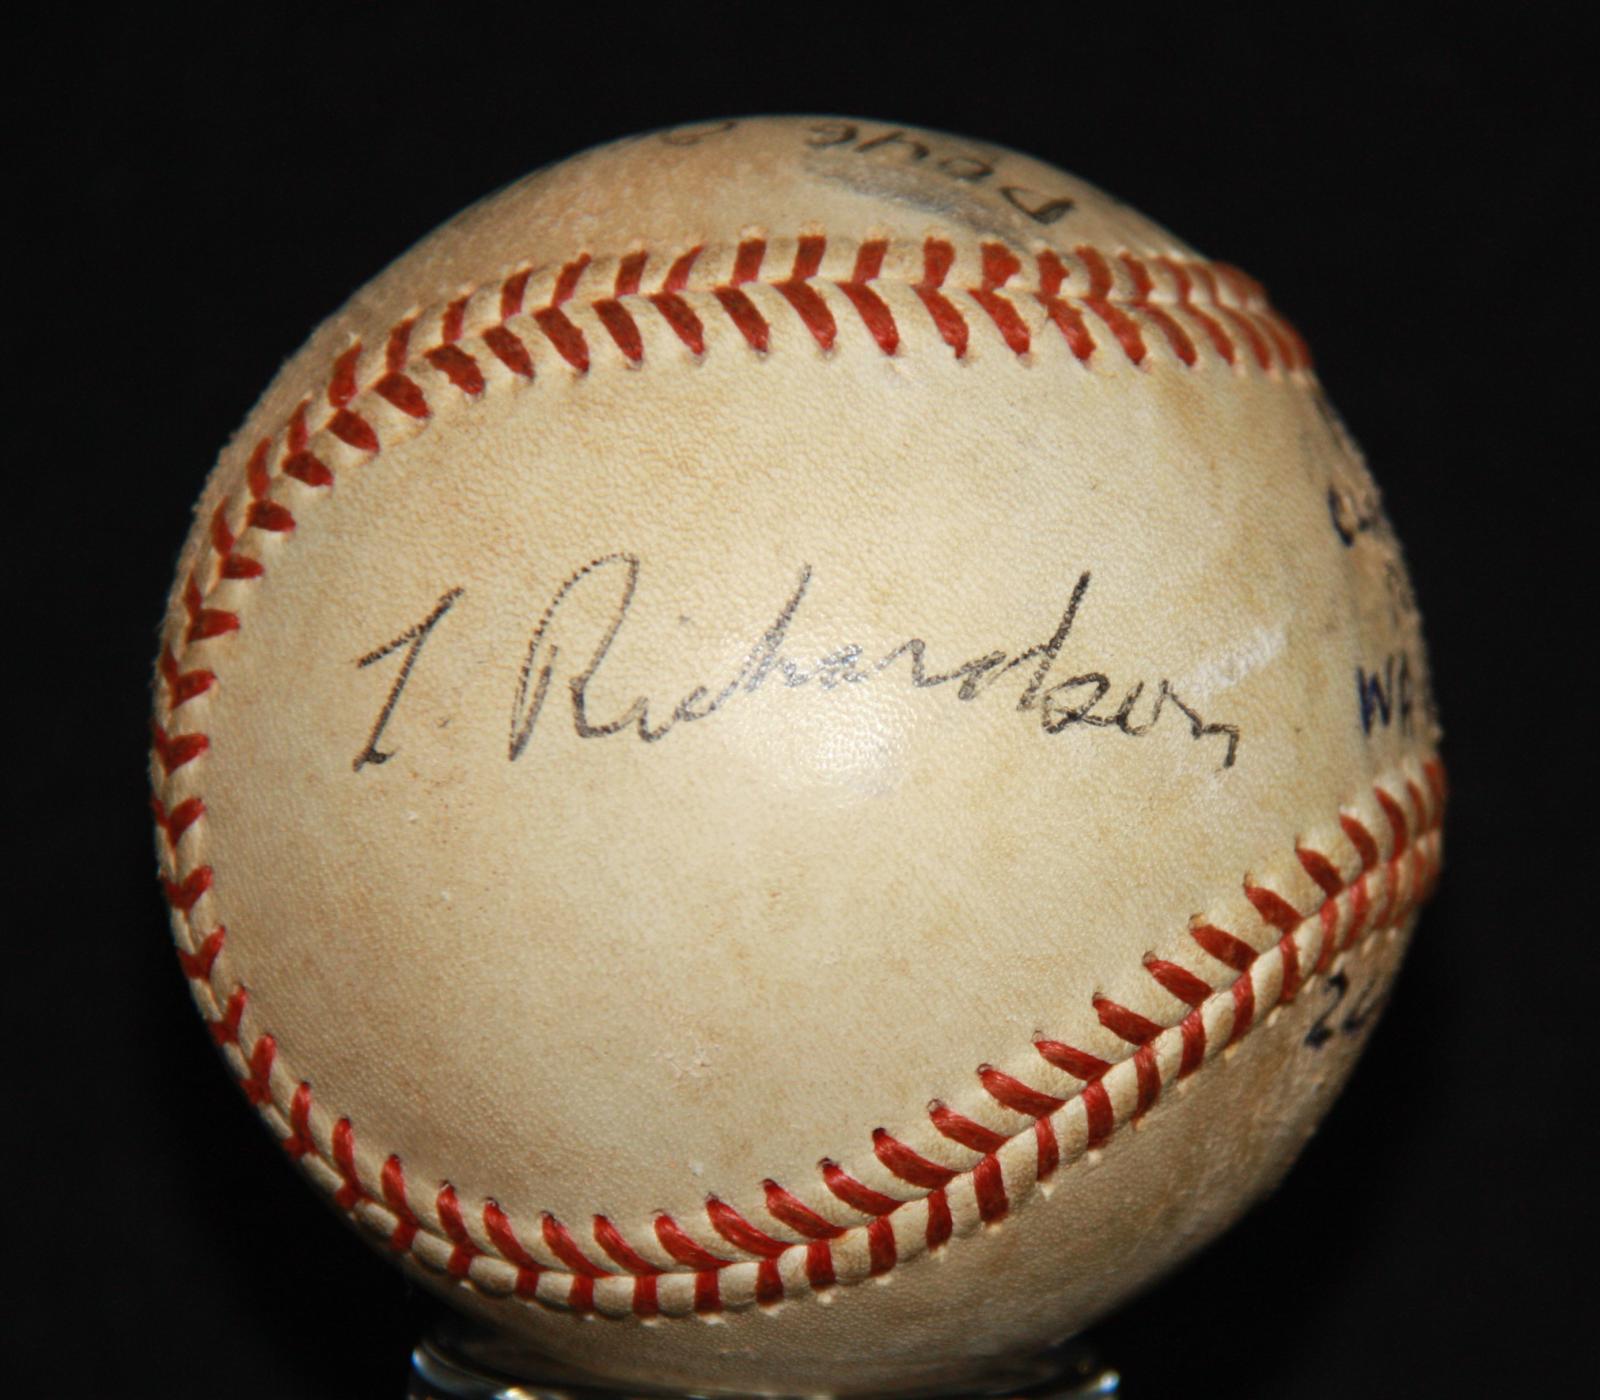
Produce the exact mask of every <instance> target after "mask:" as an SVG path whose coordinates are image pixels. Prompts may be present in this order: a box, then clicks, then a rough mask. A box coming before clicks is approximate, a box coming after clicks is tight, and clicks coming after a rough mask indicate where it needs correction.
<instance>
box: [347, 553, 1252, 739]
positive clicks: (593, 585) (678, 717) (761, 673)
mask: <svg viewBox="0 0 1600 1400" xmlns="http://www.w3.org/2000/svg"><path fill="white" fill-rule="evenodd" d="M639 573H640V561H639V559H638V557H637V556H635V555H632V554H625V553H617V554H607V555H604V556H603V557H601V558H599V559H595V560H592V561H591V562H590V563H588V564H585V565H584V566H583V567H582V568H581V569H579V570H577V571H576V572H575V573H573V574H571V575H569V576H568V577H567V579H566V580H565V581H563V582H562V584H561V586H560V587H559V588H558V589H557V590H556V593H555V596H554V597H553V598H552V599H551V600H550V603H549V605H548V606H547V607H546V608H545V610H544V613H543V614H542V616H541V617H540V618H539V622H538V625H537V626H536V627H535V628H534V630H533V636H532V637H531V639H530V640H529V643H528V650H527V654H526V656H525V658H524V659H523V662H522V667H521V670H520V671H519V673H518V676H517V685H516V695H515V698H514V699H513V701H512V706H511V727H510V736H509V742H508V746H507V753H508V757H509V758H510V759H512V760H513V761H515V760H516V759H518V758H520V757H522V755H523V754H524V753H525V752H526V751H527V748H528V745H529V743H530V742H531V741H532V739H533V736H534V731H535V728H536V727H537V725H538V723H539V720H540V718H541V716H542V715H543V714H544V711H545V707H546V705H547V703H548V702H549V699H550V692H551V689H552V687H553V686H554V684H555V680H556V675H557V671H558V668H559V667H560V665H561V659H562V647H563V644H562V642H561V641H559V640H557V638H556V635H555V633H556V629H557V624H558V622H559V620H560V618H561V616H562V611H563V608H564V607H565V606H566V605H567V604H568V602H569V601H570V600H571V599H572V598H573V596H574V594H575V593H577V592H578V591H579V590H580V589H582V590H592V589H601V588H603V589H610V590H612V591H613V592H614V595H615V603H614V605H613V607H612V608H611V611H610V613H609V615H608V617H607V620H606V623H605V625H604V628H603V630H602V632H601V634H600V636H599V637H598V638H597V639H596V640H595V641H594V642H593V644H592V645H591V646H589V647H587V648H580V649H579V651H578V657H579V668H578V669H577V670H575V671H573V672H572V673H571V674H570V675H569V676H567V677H566V682H565V687H566V691H567V704H568V706H569V708H570V711H571V717H572V728H573V732H574V733H575V734H576V735H577V736H578V737H579V738H580V739H602V738H606V737H609V736H610V735H614V734H620V733H622V732H623V731H624V730H632V731H633V732H634V734H635V735H636V736H637V737H638V738H639V739H640V740H642V741H643V742H645V743H658V742H660V741H661V740H662V739H664V738H666V737H667V735H668V734H670V733H671V732H672V731H673V730H674V729H675V728H677V727H678V726H679V725H680V724H690V723H694V722H696V721H699V720H705V719H710V718H711V717H712V716H713V715H715V714H717V713H718V712H719V711H721V710H723V709H724V708H726V707H727V706H728V705H730V704H733V703H736V702H738V701H740V700H741V698H742V697H750V696H754V695H756V694H758V693H759V692H760V691H761V690H762V689H763V688H765V687H767V686H769V685H782V686H784V687H785V688H789V689H796V688H799V687H802V686H807V685H815V686H817V687H818V688H819V689H822V690H835V689H837V688H839V687H840V686H846V685H865V684H868V683H870V682H872V681H874V680H876V679H877V678H878V677H879V676H881V675H883V674H885V673H886V672H889V671H891V670H893V669H894V668H896V667H898V668H900V670H901V671H902V672H903V673H904V676H905V679H906V681H907V682H908V683H909V684H910V685H912V686H914V687H916V688H917V689H919V690H922V689H931V688H936V687H939V686H946V685H953V686H954V689H955V694H956V698H957V699H959V700H962V701H969V702H970V701H974V700H977V699H978V698H980V697H981V696H982V695H984V694H985V693H987V692H988V691H989V690H990V689H991V688H992V687H993V686H994V684H995V683H996V682H997V681H998V680H1000V678H1001V677H1003V676H1006V675H1008V674H1010V673H1011V672H1013V671H1018V670H1019V669H1022V668H1026V669H1024V674H1026V675H1027V681H1026V683H1025V685H1024V686H1023V688H1022V693H1021V695H1020V696H1019V697H1018V699H1017V702H1016V709H1017V710H1018V711H1021V712H1023V713H1037V714H1038V716H1039V724H1040V727H1041V729H1043V731H1044V732H1045V733H1046V734H1059V733H1061V732H1062V731H1063V730H1065V729H1068V728H1070V727H1071V726H1073V725H1077V724H1082V725H1088V726H1091V727H1093V728H1100V729H1115V730H1118V731H1120V732H1121V733H1122V734H1125V735H1127V736H1128V737H1129V738H1135V739H1136V738H1139V737H1141V736H1143V735H1145V734H1148V733H1149V732H1150V730H1151V729H1153V728H1154V727H1155V725H1156V722H1157V721H1158V720H1159V719H1160V718H1161V716H1162V714H1163V712H1164V711H1165V710H1166V709H1167V708H1168V707H1170V708H1171V709H1173V710H1175V711H1177V712H1178V714H1179V715H1181V716H1182V718H1183V720H1184V721H1186V722H1187V724H1188V727H1189V733H1190V735H1191V737H1193V738H1194V739H1196V740H1201V739H1206V738H1211V737H1216V738H1218V739H1221V740H1223V741H1225V749H1224V752H1223V756H1222V761H1221V763H1220V765H1219V766H1220V767H1222V768H1231V767H1232V766H1233V764H1234V762H1235V760H1236V758H1237V756H1238V751H1239V729H1238V727H1237V726H1236V725H1231V724H1219V723H1212V722H1209V721H1207V720H1206V719H1205V718H1203V717H1202V716H1201V715H1200V713H1199V712H1198V711H1197V710H1196V709H1195V708H1194V707H1193V706H1192V705H1190V704H1188V703H1186V702H1185V701H1184V700H1183V699H1182V698H1181V697H1180V696H1179V695H1178V693H1177V691H1175V690H1174V689H1173V687H1172V684H1171V682H1170V681H1167V680H1164V679H1163V680H1160V681H1157V682H1155V683H1154V684H1153V685H1147V683H1146V682H1145V681H1142V680H1140V681H1135V682H1134V683H1133V684H1132V685H1131V686H1129V687H1128V688H1127V689H1126V690H1125V691H1124V692H1123V694H1122V696H1121V698H1120V700H1119V701H1118V702H1117V704H1116V707H1115V708H1114V709H1111V710H1109V711H1108V710H1105V709H1103V708H1101V706H1102V702H1104V701H1105V699H1106V697H1107V696H1108V695H1109V694H1110V692H1111V690H1112V688H1113V687H1112V681H1111V679H1110V677H1109V676H1107V675H1106V674H1105V673H1104V672H1102V671H1084V672H1082V673H1080V674H1078V675H1074V676H1071V677H1069V678H1068V679H1066V680H1061V681H1056V682H1054V683H1047V682H1049V678H1050V673H1051V671H1052V669H1053V668H1054V667H1055V665H1056V661H1057V659H1058V657H1059V656H1060V653H1061V650H1062V648H1063V647H1064V645H1065V644H1066V641H1067V638H1068V637H1069V636H1070V635H1071V633H1072V629H1073V627H1074V625H1075V624H1076V622H1077V619H1078V614H1079V611H1080V610H1081V608H1082V606H1083V601H1084V598H1085V596H1086V595H1087V594H1088V591H1089V583H1090V577H1091V576H1090V574H1089V573H1088V572H1084V573H1083V574H1081V575H1080V576H1079V577H1078V580H1077V583H1076V584H1075V586H1074V587H1073V589H1072V594H1071V597H1070V599H1069V600H1068V602H1067V605H1066V607H1065V609H1064V610H1063V612H1062V614H1061V618H1060V621H1059V622H1058V623H1057V624H1056V627H1055V630H1054V631H1053V632H1052V633H1051V634H1050V636H1049V637H1048V638H1047V639H1046V640H1044V641H1042V642H1038V643H1035V644H1034V645H1033V646H1030V647H1027V648H1025V649H1024V650H1022V651H1020V652H1018V653H1017V654H1016V655H1014V656H1013V655H1009V654H1008V653H1007V652H1005V651H1003V650H999V649H996V650H994V651H990V652H986V653H984V654H983V655H981V656H977V657H974V658H972V659H971V660H969V661H964V662H962V663H961V664H960V665H958V666H956V667H955V668H953V669H952V670H948V671H934V670H930V669H929V665H928V655H927V654H928V645H927V643H926V642H925V641H923V639H922V638H920V637H913V638H910V639H908V640H907V641H904V642H902V643H900V644H899V645H898V646H896V647H894V648H893V649H892V650H890V651H888V652H886V653H885V654H883V655H882V656H879V657H877V658H875V659H868V658H867V657H866V654H865V650H864V648H863V647H861V646H860V645H858V644H856V643H848V644H845V645H842V646H839V647H836V648H835V649H833V650H832V651H829V652H827V653H825V654H824V655H822V656H821V657H819V658H818V659H817V660H815V661H813V662H811V663H810V664H809V665H807V664H802V663H801V662H798V661H796V660H794V659H793V658H792V657H790V656H787V655H785V654H784V643H785V641H786V639H787V637H788V634H789V629H790V627H791V625H792V624H793V622H794V618H795V614H796V613H797V612H798V610H799V608H800V606H801V604H802V602H804V600H805V597H806V594H807V591H808V590H809V589H810V587H811V580H812V570H811V567H810V566H809V565H806V566H805V567H803V568H802V569H801V570H800V576H799V579H798V582H797V583H796V585H795V587H794V590H793V591H792V592H791V593H790V595H789V597H788V598H787V599H786V600H785V601H784V603H783V605H782V606H781V607H780V608H779V609H778V612H777V614H776V616H775V617H774V618H773V620H772V622H771V623H770V624H769V625H768V626H767V627H766V629H765V630H764V631H763V632H762V633H761V634H760V635H759V636H758V637H756V638H755V640H754V641H753V642H752V643H751V644H750V648H749V650H748V652H747V653H746V655H745V658H744V660H743V662H742V663H741V664H740V665H739V667H738V669H737V670H735V671H734V673H733V674H732V675H731V676H729V677H728V678H727V679H725V680H723V681H722V682H721V683H720V684H718V685H716V686H715V687H713V686H710V685H697V686H695V687H694V688H693V689H692V690H690V691H689V692H688V693H687V694H686V695H684V696H682V697H681V698H680V699H678V700H677V701H676V702H675V703H672V704H671V705H670V707H668V706H666V705H664V704H661V703H658V702H655V701H652V700H651V699H650V697H648V696H645V695H639V696H637V697H636V698H635V699H634V700H633V701H632V702H631V703H630V704H629V705H628V706H627V707H626V708H625V709H624V710H622V712H621V713H619V714H616V715H613V716H612V717H610V718H606V719H597V718H595V717H594V716H592V715H591V713H590V702H589V689H590V686H591V685H592V684H593V683H594V680H595V676H596V674H597V673H598V672H599V671H600V669H601V667H602V666H603V665H604V664H605V661H606V658H607V656H608V655H609V654H610V652H611V648H612V645H613V644H614V643H615V641H616V639H617V634H618V633H619V632H620V631H621V630H622V626H623V624H624V623H625V622H626V621H627V618H628V613H629V610H630V608H631V607H632V606H633V599H634V594H635V592H636V590H637V588H638V584H639ZM447 596H451V595H447ZM452 601H453V597H452ZM445 606H447V605H446V604H445V603H444V602H443V600H441V605H440V609H436V611H435V614H434V615H433V616H432V617H431V618H430V620H429V622H428V623H427V624H426V625H427V626H431V625H432V624H433V623H434V622H437V621H438V618H439V617H440V616H442V609H443V608H444V607H445ZM413 634H416V635H415V640H413V641H412V643H411V644H412V647H413V651H412V653H411V655H410V656H409V657H408V662H407V664H408V665H409V664H410V661H411V660H412V659H414V657H415V650H416V648H418V647H420V646H421V642H422V639H423V637H425V635H426V632H421V633H417V629H413V632H412V633H406V634H404V635H402V636H401V637H399V638H396V640H395V641H394V642H393V643H391V644H390V646H389V648H387V649H386V650H392V649H394V648H395V647H397V646H399V645H402V644H404V643H405V642H406V641H407V640H408V639H411V638H412V637H413ZM379 654H386V653H375V654H374V657H376V656H377V655H379ZM403 681H404V677H403V676H402V677H401V681H400V682H398V683H397V685H396V692H395V694H396V695H397V694H398V691H399V685H400V684H402V683H403ZM1147 690H1148V691H1149V692H1151V693H1152V694H1153V696H1154V698H1153V699H1152V700H1150V701H1148V702H1147V703H1148V704H1149V711H1148V714H1147V715H1145V716H1144V717H1143V718H1142V720H1141V719H1139V718H1136V711H1137V708H1138V706H1139V704H1140V702H1141V700H1143V699H1144V697H1145V695H1146V692H1147ZM393 699H394V697H393V696H391V702H390V705H389V706H388V707H386V709H385V712H384V715H383V716H382V717H380V723H379V725H378V728H377V730H375V731H374V738H373V740H372V741H369V744H368V748H369V749H371V748H373V746H374V744H375V741H376V737H377V733H378V732H380V731H381V729H382V726H383V722H384V721H385V720H386V719H387V716H388V714H389V712H390V711H391V710H392V708H393ZM662 715H664V716H665V717H664V718H661V717H660V716H662Z"/></svg>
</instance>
